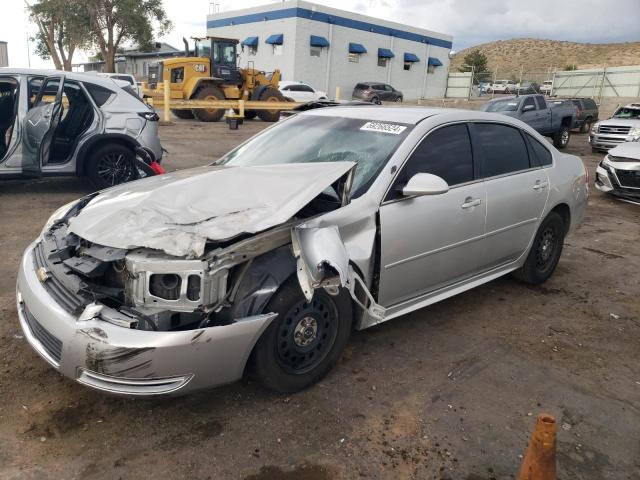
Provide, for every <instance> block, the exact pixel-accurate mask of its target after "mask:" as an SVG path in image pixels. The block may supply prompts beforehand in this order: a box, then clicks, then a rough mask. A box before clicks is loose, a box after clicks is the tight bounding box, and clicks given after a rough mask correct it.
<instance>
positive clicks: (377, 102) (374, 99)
mask: <svg viewBox="0 0 640 480" xmlns="http://www.w3.org/2000/svg"><path fill="white" fill-rule="evenodd" d="M371 103H375V104H376V105H382V102H381V101H380V99H379V98H378V97H373V98H371Z"/></svg>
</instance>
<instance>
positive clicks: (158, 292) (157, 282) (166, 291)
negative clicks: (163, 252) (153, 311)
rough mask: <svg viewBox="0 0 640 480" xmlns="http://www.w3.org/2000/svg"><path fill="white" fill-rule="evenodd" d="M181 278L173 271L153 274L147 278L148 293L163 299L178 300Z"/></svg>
mask: <svg viewBox="0 0 640 480" xmlns="http://www.w3.org/2000/svg"><path fill="white" fill-rule="evenodd" d="M181 286H182V278H181V277H180V276H179V275H176V274H175V273H163V274H153V275H151V277H150V278H149V293H150V294H151V295H153V296H155V297H158V298H163V299H165V300H178V299H179V298H180V287H181Z"/></svg>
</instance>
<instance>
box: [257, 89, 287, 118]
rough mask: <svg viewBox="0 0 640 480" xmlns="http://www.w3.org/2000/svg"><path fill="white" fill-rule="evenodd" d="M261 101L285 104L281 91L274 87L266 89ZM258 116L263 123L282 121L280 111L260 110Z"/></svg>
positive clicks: (261, 95) (260, 98) (261, 94)
mask: <svg viewBox="0 0 640 480" xmlns="http://www.w3.org/2000/svg"><path fill="white" fill-rule="evenodd" d="M259 100H260V101H261V102H284V101H285V99H284V96H283V95H282V93H280V90H278V89H277V88H273V87H267V88H265V89H264V90H263V91H262V92H261V93H260V97H259ZM258 116H259V117H260V120H262V121H263V122H277V121H278V120H280V110H258Z"/></svg>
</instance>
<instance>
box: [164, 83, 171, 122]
mask: <svg viewBox="0 0 640 480" xmlns="http://www.w3.org/2000/svg"><path fill="white" fill-rule="evenodd" d="M170 102H171V84H170V83H169V80H165V81H164V116H163V119H164V121H165V122H170V121H171V110H170V109H169V103H170Z"/></svg>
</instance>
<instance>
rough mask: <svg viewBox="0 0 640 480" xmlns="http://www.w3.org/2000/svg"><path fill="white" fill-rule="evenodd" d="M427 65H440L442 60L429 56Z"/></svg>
mask: <svg viewBox="0 0 640 480" xmlns="http://www.w3.org/2000/svg"><path fill="white" fill-rule="evenodd" d="M429 65H431V66H433V67H441V66H442V62H441V61H440V60H438V59H437V58H436V57H429Z"/></svg>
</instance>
